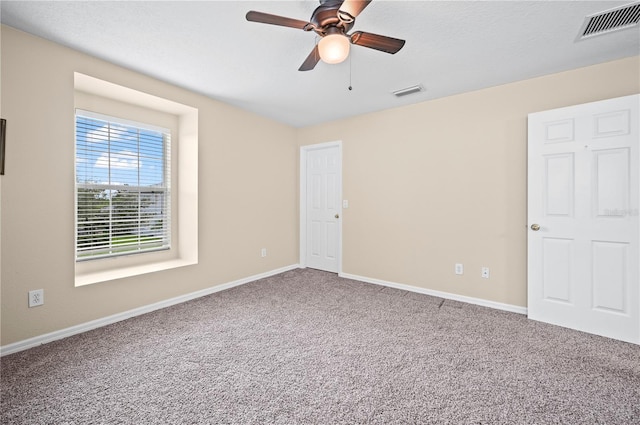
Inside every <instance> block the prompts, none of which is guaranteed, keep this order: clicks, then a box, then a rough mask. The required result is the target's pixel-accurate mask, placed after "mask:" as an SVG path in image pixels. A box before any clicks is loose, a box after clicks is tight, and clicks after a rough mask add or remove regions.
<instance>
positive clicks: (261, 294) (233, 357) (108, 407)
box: [0, 269, 640, 424]
mask: <svg viewBox="0 0 640 425" xmlns="http://www.w3.org/2000/svg"><path fill="white" fill-rule="evenodd" d="M1 367H2V369H1V373H2V376H1V384H2V387H1V392H0V395H1V403H0V408H1V413H0V415H1V418H2V422H1V423H2V424H355V423H358V424H361V423H362V424H415V423H420V424H633V423H636V424H638V423H640V347H639V346H636V345H632V344H628V343H623V342H619V341H613V340H609V339H606V338H602V337H597V336H593V335H588V334H584V333H580V332H576V331H571V330H568V329H563V328H559V327H556V326H551V325H546V324H542V323H537V322H533V321H529V320H527V318H526V317H524V316H522V315H518V314H513V313H506V312H502V311H497V310H492V309H488V308H483V307H478V306H473V305H468V304H463V303H459V302H455V301H445V300H443V299H440V298H434V297H429V296H425V295H419V294H415V293H410V292H405V291H399V290H394V289H389V288H383V287H379V286H375V285H369V284H365V283H360V282H355V281H352V280H347V279H341V278H338V277H337V276H336V275H333V274H330V273H324V272H319V271H314V270H309V269H306V270H295V271H291V272H287V273H284V274H281V275H278V276H274V277H271V278H268V279H263V280H260V281H257V282H253V283H250V284H247V285H244V286H241V287H237V288H234V289H231V290H228V291H224V292H219V293H216V294H213V295H210V296H207V297H203V298H200V299H197V300H194V301H191V302H188V303H184V304H181V305H177V306H173V307H170V308H167V309H164V310H159V311H156V312H153V313H149V314H146V315H144V316H140V317H136V318H133V319H130V320H127V321H124V322H120V323H117V324H114V325H111V326H107V327H104V328H101V329H97V330H94V331H91V332H87V333H84V334H82V335H77V336H73V337H70V338H67V339H64V340H61V341H57V342H53V343H50V344H47V345H44V346H41V347H37V348H33V349H31V350H27V351H24V352H21V353H16V354H13V355H9V356H5V357H4V358H2V360H1Z"/></svg>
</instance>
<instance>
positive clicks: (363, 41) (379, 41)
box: [351, 31, 405, 54]
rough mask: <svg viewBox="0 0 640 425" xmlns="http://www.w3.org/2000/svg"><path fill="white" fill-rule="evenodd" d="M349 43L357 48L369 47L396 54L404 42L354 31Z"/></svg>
mask: <svg viewBox="0 0 640 425" xmlns="http://www.w3.org/2000/svg"><path fill="white" fill-rule="evenodd" d="M351 43H352V44H357V45H358V46H364V47H369V48H370V49H376V50H380V51H381V52H386V53H391V54H394V53H397V52H398V51H399V50H400V49H402V46H404V43H405V41H404V40H400V39H399V38H393V37H387V36H386V35H378V34H372V33H370V32H362V31H356V32H354V33H353V34H351Z"/></svg>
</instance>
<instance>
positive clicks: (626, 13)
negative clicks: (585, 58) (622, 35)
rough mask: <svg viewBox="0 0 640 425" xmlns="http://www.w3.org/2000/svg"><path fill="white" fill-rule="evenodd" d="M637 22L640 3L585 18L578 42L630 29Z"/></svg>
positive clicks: (639, 17)
mask: <svg viewBox="0 0 640 425" xmlns="http://www.w3.org/2000/svg"><path fill="white" fill-rule="evenodd" d="M638 22H640V2H634V3H629V4H625V5H623V6H619V7H615V8H613V9H609V10H605V11H604V12H600V13H595V14H593V15H589V16H587V17H586V18H585V19H584V23H583V24H582V28H580V35H579V36H578V40H584V39H586V38H590V37H593V36H596V35H601V34H606V33H609V32H612V31H618V30H623V29H627V28H631V27H633V26H634V25H638Z"/></svg>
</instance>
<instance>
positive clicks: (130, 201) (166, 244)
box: [76, 109, 171, 261]
mask: <svg viewBox="0 0 640 425" xmlns="http://www.w3.org/2000/svg"><path fill="white" fill-rule="evenodd" d="M170 158H171V134H170V131H169V130H167V129H163V128H158V127H154V126H151V125H146V124H140V123H135V122H131V121H126V120H122V119H119V118H113V117H108V116H105V115H101V114H96V113H93V112H88V111H82V110H79V109H78V110H76V204H77V206H76V260H78V261H80V260H86V259H93V258H102V257H107V256H116V255H124V254H133V253H137V252H143V251H144V252H146V251H151V250H159V249H168V248H170V246H171V191H170V182H171V161H170Z"/></svg>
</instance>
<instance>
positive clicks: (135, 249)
mask: <svg viewBox="0 0 640 425" xmlns="http://www.w3.org/2000/svg"><path fill="white" fill-rule="evenodd" d="M79 118H85V119H87V120H95V121H99V122H103V123H105V124H107V125H108V126H109V133H108V136H107V137H108V142H107V143H108V146H107V151H106V152H107V153H108V154H109V157H111V153H112V150H111V148H112V141H114V138H112V137H111V127H112V126H123V127H127V128H130V129H135V130H136V132H137V135H138V139H137V143H138V146H137V151H136V152H135V153H136V156H135V157H134V158H136V160H137V161H138V164H137V166H136V168H135V169H136V171H137V179H138V182H137V183H138V184H137V185H124V184H113V183H106V184H103V183H80V182H79V181H78V172H77V171H78V160H79V158H80V157H79V153H78V126H79ZM74 123H75V124H74V130H75V147H76V149H75V152H76V153H75V161H74V164H75V167H74V175H75V179H74V180H75V200H76V203H75V205H76V207H75V227H74V230H75V259H76V262H84V261H93V260H99V259H103V258H114V257H121V256H127V255H139V254H144V253H151V252H157V251H164V250H170V249H171V243H172V230H171V229H172V223H171V220H172V212H173V205H172V200H171V187H172V178H173V176H172V170H171V153H172V151H171V143H172V131H171V130H170V129H169V128H165V127H161V126H157V125H154V124H149V123H144V122H140V121H135V120H131V119H125V118H120V117H116V116H113V115H109V114H103V113H99V112H95V111H90V110H87V109H84V108H78V107H76V108H75V114H74ZM140 131H149V132H154V133H159V134H162V139H163V140H162V162H163V166H162V167H163V169H162V174H163V182H162V186H160V187H158V186H155V187H153V188H152V189H151V190H150V188H151V186H144V185H141V184H140V170H141V162H140V160H141V148H140V141H139V133H140ZM116 169H117V167H112V166H111V164H110V163H109V166H108V167H107V170H108V171H107V172H108V176H109V180H110V179H111V174H112V172H114V170H116ZM124 187H126V191H129V192H132V193H136V192H137V194H138V195H137V196H138V214H137V217H135V218H133V220H137V221H138V225H137V227H136V230H137V233H138V241H137V243H133V244H123V245H120V247H121V249H118V248H117V246H114V245H113V238H114V235H113V227H114V226H115V225H117V224H120V223H121V221H120V220H114V219H113V217H112V211H113V204H112V202H111V201H112V198H110V199H109V207H108V208H109V219H108V220H107V226H108V228H109V236H108V247H105V248H102V249H96V250H93V251H94V253H93V254H91V251H92V250H81V249H80V247H79V233H80V228H79V220H80V214H79V209H78V203H79V194H80V192H79V191H80V190H81V189H101V190H105V191H115V192H116V193H117V192H118V191H121V192H123V188H124ZM156 192H161V193H163V201H162V204H163V205H162V209H163V211H164V212H163V213H162V220H163V230H162V241H161V246H148V247H146V248H145V247H144V244H142V243H141V240H140V238H141V223H140V221H141V217H140V208H141V207H140V202H141V194H142V193H156ZM114 248H115V249H114ZM82 252H88V254H87V255H82Z"/></svg>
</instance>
